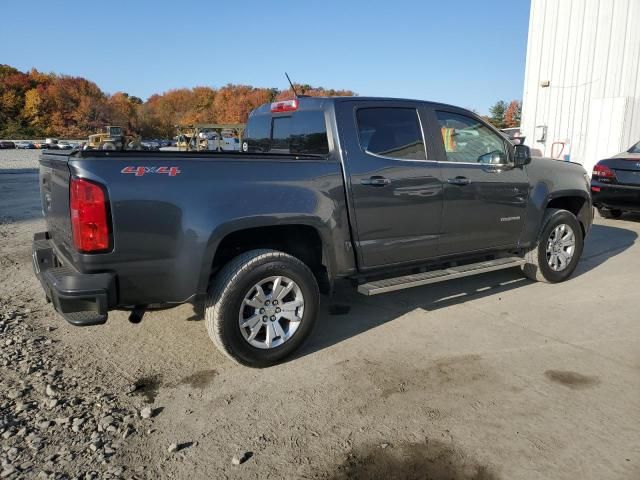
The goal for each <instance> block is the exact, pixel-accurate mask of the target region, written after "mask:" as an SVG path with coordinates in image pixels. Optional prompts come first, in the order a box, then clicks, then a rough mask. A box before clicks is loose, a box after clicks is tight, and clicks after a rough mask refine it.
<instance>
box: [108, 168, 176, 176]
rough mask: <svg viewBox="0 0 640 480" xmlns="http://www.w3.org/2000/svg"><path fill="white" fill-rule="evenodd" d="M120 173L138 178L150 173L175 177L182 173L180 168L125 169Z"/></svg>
mask: <svg viewBox="0 0 640 480" xmlns="http://www.w3.org/2000/svg"><path fill="white" fill-rule="evenodd" d="M120 173H130V174H133V175H135V176H136V177H142V176H144V175H146V174H148V173H151V174H153V173H159V174H164V175H169V176H170V177H175V176H176V175H180V174H181V173H182V172H181V171H180V169H179V168H178V167H124V168H123V169H122V170H120Z"/></svg>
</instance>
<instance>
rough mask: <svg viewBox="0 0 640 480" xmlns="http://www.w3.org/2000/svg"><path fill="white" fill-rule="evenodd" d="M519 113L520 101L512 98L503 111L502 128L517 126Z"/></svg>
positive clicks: (518, 124) (520, 109) (520, 110)
mask: <svg viewBox="0 0 640 480" xmlns="http://www.w3.org/2000/svg"><path fill="white" fill-rule="evenodd" d="M521 113H522V103H521V102H519V101H518V100H512V101H511V102H510V103H509V106H508V107H507V108H506V110H505V111H504V128H514V127H519V126H520V116H521Z"/></svg>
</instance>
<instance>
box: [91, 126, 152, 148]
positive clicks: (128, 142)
mask: <svg viewBox="0 0 640 480" xmlns="http://www.w3.org/2000/svg"><path fill="white" fill-rule="evenodd" d="M84 148H85V150H142V144H141V143H140V140H139V139H137V138H133V137H127V136H125V135H124V131H123V128H122V127H117V126H112V125H108V126H106V127H104V129H103V131H102V132H100V133H96V134H94V135H89V141H88V142H87V144H86V145H85V146H84Z"/></svg>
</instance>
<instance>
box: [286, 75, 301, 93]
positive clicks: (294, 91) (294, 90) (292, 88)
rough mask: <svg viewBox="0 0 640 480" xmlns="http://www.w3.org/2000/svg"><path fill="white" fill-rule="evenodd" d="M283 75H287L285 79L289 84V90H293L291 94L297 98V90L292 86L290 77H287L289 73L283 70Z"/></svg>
mask: <svg viewBox="0 0 640 480" xmlns="http://www.w3.org/2000/svg"><path fill="white" fill-rule="evenodd" d="M284 75H285V76H286V77H287V80H289V85H291V90H293V95H294V96H295V97H296V98H298V92H296V87H294V86H293V82H292V81H291V79H290V78H289V74H288V73H287V72H284Z"/></svg>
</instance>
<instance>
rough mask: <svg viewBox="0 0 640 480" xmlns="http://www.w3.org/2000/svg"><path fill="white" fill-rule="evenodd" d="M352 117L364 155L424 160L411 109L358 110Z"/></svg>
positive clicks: (419, 131) (422, 144) (417, 129)
mask: <svg viewBox="0 0 640 480" xmlns="http://www.w3.org/2000/svg"><path fill="white" fill-rule="evenodd" d="M356 116H357V119H358V138H359V140H360V146H361V147H362V149H363V150H364V151H366V152H368V153H373V154H375V155H380V156H383V157H390V158H398V159H402V160H426V159H427V155H426V151H425V147H424V140H423V137H422V129H421V127H420V121H419V119H418V111H417V110H416V109H415V108H396V107H375V108H361V109H359V110H358V111H357V114H356Z"/></svg>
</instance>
